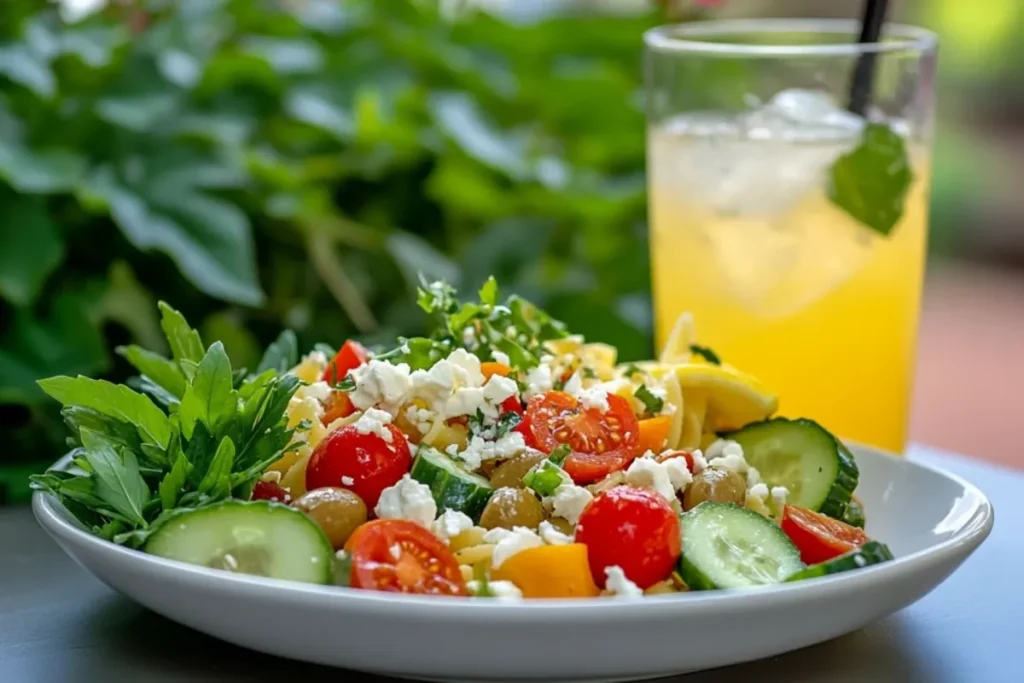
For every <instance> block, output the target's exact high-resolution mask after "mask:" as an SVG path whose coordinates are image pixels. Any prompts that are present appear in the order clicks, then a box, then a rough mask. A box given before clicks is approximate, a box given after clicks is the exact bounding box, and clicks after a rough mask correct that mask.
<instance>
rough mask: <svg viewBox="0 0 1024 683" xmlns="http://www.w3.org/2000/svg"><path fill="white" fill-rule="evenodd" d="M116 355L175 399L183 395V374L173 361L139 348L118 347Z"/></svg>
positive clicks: (134, 346) (132, 346)
mask: <svg viewBox="0 0 1024 683" xmlns="http://www.w3.org/2000/svg"><path fill="white" fill-rule="evenodd" d="M116 351H117V353H118V355H120V356H122V357H123V358H124V359H125V360H127V361H128V362H129V363H131V364H132V366H133V367H134V368H135V369H136V370H138V371H139V374H140V375H142V376H143V377H147V378H149V380H150V381H151V382H153V383H154V384H156V385H157V386H158V387H160V388H162V389H163V390H165V391H166V392H167V393H169V394H170V395H172V396H174V397H175V398H177V399H181V396H182V394H184V393H185V374H184V373H183V372H182V371H181V367H179V366H178V364H177V363H175V362H174V361H173V360H170V359H169V358H164V357H163V356H161V355H160V354H158V353H153V352H152V351H148V350H146V349H144V348H142V347H141V346H136V345H134V344H132V345H131V346H119V347H117V349H116Z"/></svg>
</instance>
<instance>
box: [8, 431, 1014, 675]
mask: <svg viewBox="0 0 1024 683" xmlns="http://www.w3.org/2000/svg"><path fill="white" fill-rule="evenodd" d="M910 457H912V458H915V459H918V460H921V461H924V462H928V463H931V464H934V465H938V466H939V467H942V468H945V469H948V470H950V471H952V472H955V473H957V474H960V475H962V476H963V477H965V478H966V479H968V480H969V481H971V482H973V483H974V484H976V485H977V486H978V487H980V488H981V489H982V490H983V491H984V492H985V493H986V494H987V495H988V496H989V498H990V499H991V500H992V503H993V505H994V506H995V509H996V512H997V514H996V517H997V520H996V525H995V528H994V530H993V532H992V535H991V536H990V537H989V539H988V541H986V543H985V544H984V545H983V546H982V547H981V549H980V550H979V551H978V552H977V553H976V554H975V555H974V556H973V557H972V558H971V559H969V560H968V561H967V562H966V563H965V564H964V566H963V567H962V568H961V569H960V570H959V571H958V572H956V573H955V574H954V575H953V576H952V577H951V578H950V579H948V580H947V581H946V583H944V584H943V585H941V586H940V587H939V588H937V589H936V590H935V591H934V592H933V593H931V594H930V595H928V596H927V597H925V598H924V599H923V600H921V601H920V602H918V603H917V604H915V605H912V606H911V607H908V608H907V609H905V610H903V611H902V612H899V613H898V614H896V615H894V616H891V617H889V618H887V619H885V620H883V621H881V622H878V623H876V624H874V625H872V626H870V627H868V628H865V629H863V630H861V631H859V632H857V633H853V634H851V635H848V636H844V637H842V638H838V639H836V640H833V641H830V642H827V643H824V644H821V645H816V646H814V647H810V648H807V649H804V650H799V651H797V652H793V653H789V654H786V655H782V656H780V657H775V658H772V659H767V660H762V661H759V662H753V663H750V664H744V665H740V666H734V667H728V668H724V669H717V670H714V671H707V672H703V673H698V674H691V675H689V676H679V677H676V678H671V679H662V680H666V681H678V682H679V683H728V682H732V681H736V682H739V681H744V682H746V681H758V683H775V682H779V683H781V682H783V681H785V682H786V683H804V682H810V681H815V682H817V681H822V682H824V681H828V682H829V683H854V682H856V683H861V682H867V681H875V682H878V683H883V682H894V683H895V682H897V681H898V682H899V683H909V682H917V681H927V682H929V683H947V682H956V683H975V682H976V683H1002V682H1004V681H1005V682H1006V683H1010V682H1020V681H1024V667H1022V664H1021V663H1020V658H1021V656H1022V647H1024V640H1022V638H1021V636H1022V635H1024V628H1022V622H1024V619H1022V616H1024V587H1022V585H1021V579H1020V567H1021V566H1024V533H1022V530H1024V514H1022V512H1021V510H1022V504H1024V474H1021V473H1017V472H1012V471H1009V470H1004V469H999V468H996V467H992V466H989V465H986V464H984V463H981V462H977V461H973V460H968V459H966V458H961V457H957V456H952V455H949V454H944V453H940V452H937V451H933V450H930V449H924V448H916V449H914V450H913V452H912V453H911V456H910ZM823 608H826V609H827V607H825V606H823ZM268 618H273V615H268ZM766 627H767V628H770V625H766ZM317 680H345V681H356V680H358V681H368V682H370V681H372V682H376V683H384V682H385V681H388V680H392V679H385V678H381V677H376V676H369V675H366V674H357V673H353V672H347V671H344V672H343V671H339V670H336V669H327V668H324V667H318V666H310V665H306V664H301V663H298V662H292V661H288V660H284V659H278V658H276V657H270V656H267V655H262V654H258V653H254V652H250V651H248V650H244V649H242V648H239V647H236V646H233V645H228V644H225V643H222V642H220V641H217V640H214V639H212V638H209V637H207V636H204V635H202V634H199V633H197V632H194V631H191V630H189V629H187V628H185V627H184V626H179V625H177V624H175V623H173V622H171V621H168V620H167V619H164V618H162V617H160V616H157V615H156V614H153V613H151V612H148V611H147V610H145V609H143V608H142V607H139V606H137V605H135V604H134V603H132V602H130V601H129V600H128V599H126V598H123V597H121V596H120V595H118V594H116V593H114V592H113V591H111V590H110V589H109V588H107V587H106V586H105V585H103V584H102V583H100V582H99V581H98V580H96V579H94V578H93V577H92V576H91V575H89V574H87V573H86V572H85V571H84V570H83V569H81V568H80V567H78V565H76V564H74V563H73V562H72V561H71V560H70V559H68V558H67V557H66V556H65V555H64V554H63V553H62V552H61V551H60V550H59V549H58V548H57V546H56V545H55V544H54V543H53V542H52V541H51V540H50V539H49V537H48V536H47V535H46V534H45V533H44V532H43V531H42V529H41V528H40V527H39V526H38V525H37V524H36V522H35V520H34V518H33V517H32V514H31V512H30V511H29V509H28V508H27V507H21V508H12V509H5V510H0V681H3V683H35V682H37V681H38V682H40V683H51V682H53V683H57V682H79V681H83V682H84V681H88V682H96V683H100V682H103V683H107V682H110V681H139V682H140V683H141V682H145V683H150V682H152V683H157V682H164V681H189V682H195V681H274V682H277V681H317Z"/></svg>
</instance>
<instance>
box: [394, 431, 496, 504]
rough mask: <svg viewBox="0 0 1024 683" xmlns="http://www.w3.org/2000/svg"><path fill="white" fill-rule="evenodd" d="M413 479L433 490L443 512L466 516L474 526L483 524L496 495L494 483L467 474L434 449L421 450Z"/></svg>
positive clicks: (415, 462) (421, 448)
mask: <svg viewBox="0 0 1024 683" xmlns="http://www.w3.org/2000/svg"><path fill="white" fill-rule="evenodd" d="M409 476H411V477H412V478H413V479H415V480H416V481H418V482H420V483H421V484H426V485H427V486H429V487H430V492H431V493H433V494H434V502H436V503H437V509H438V511H439V512H440V511H443V510H455V511H456V512H462V513H465V514H466V515H468V516H469V517H470V518H472V520H473V521H474V522H479V521H480V515H481V513H483V511H484V507H485V506H486V505H487V501H489V500H490V499H491V495H493V494H494V488H493V487H492V486H491V484H490V482H488V481H487V480H486V479H484V478H483V477H481V476H479V475H477V474H473V473H472V472H467V471H466V470H464V469H463V468H462V467H461V466H459V464H458V463H456V462H455V461H454V460H452V459H451V458H449V457H448V456H447V455H445V454H444V453H442V452H441V451H439V450H437V449H436V448H431V447H430V446H422V445H421V446H420V448H419V452H418V453H417V454H416V459H415V460H414V461H413V463H412V470H410V472H409Z"/></svg>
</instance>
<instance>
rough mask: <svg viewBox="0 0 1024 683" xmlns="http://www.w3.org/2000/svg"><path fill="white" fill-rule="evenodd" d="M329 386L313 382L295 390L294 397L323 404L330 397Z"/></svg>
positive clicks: (324, 383)
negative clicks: (312, 399) (314, 400)
mask: <svg viewBox="0 0 1024 683" xmlns="http://www.w3.org/2000/svg"><path fill="white" fill-rule="evenodd" d="M332 391H334V390H333V389H331V385H330V384H328V383H327V382H313V383H312V384H305V385H303V386H301V387H299V388H298V389H296V390H295V394H294V396H296V397H298V398H306V397H309V398H315V399H316V400H317V401H320V402H321V403H323V402H324V401H326V400H327V399H328V398H330V396H331V392H332Z"/></svg>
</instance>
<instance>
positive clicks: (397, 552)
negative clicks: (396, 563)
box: [388, 543, 402, 560]
mask: <svg viewBox="0 0 1024 683" xmlns="http://www.w3.org/2000/svg"><path fill="white" fill-rule="evenodd" d="M388 552H390V553H391V557H392V558H393V559H395V560H400V559H402V546H400V545H399V544H397V543H394V544H392V546H391V547H390V548H388Z"/></svg>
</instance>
